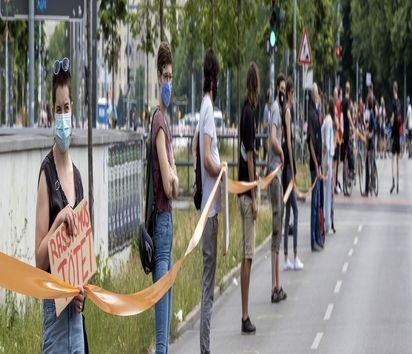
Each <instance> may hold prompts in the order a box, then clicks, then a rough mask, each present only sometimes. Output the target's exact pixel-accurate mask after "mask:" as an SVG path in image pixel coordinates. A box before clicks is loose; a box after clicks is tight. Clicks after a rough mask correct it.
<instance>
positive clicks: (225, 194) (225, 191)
mask: <svg viewBox="0 0 412 354" xmlns="http://www.w3.org/2000/svg"><path fill="white" fill-rule="evenodd" d="M228 183H229V182H228V170H227V168H226V171H225V172H223V176H222V210H223V218H224V220H223V254H224V255H225V256H226V253H227V250H228V249H229V187H228Z"/></svg>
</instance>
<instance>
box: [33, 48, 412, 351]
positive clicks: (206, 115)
mask: <svg viewBox="0 0 412 354" xmlns="http://www.w3.org/2000/svg"><path fill="white" fill-rule="evenodd" d="M69 64H70V63H69V60H68V59H67V58H64V59H62V60H57V61H56V63H55V65H54V70H53V102H52V109H51V112H52V115H53V118H54V121H55V124H54V133H55V144H53V147H52V149H51V151H50V153H49V154H48V155H47V157H46V158H45V159H44V161H43V163H42V165H41V168H40V173H39V181H38V196H37V208H36V251H35V252H36V265H37V267H39V268H41V269H44V270H46V271H49V272H50V266H49V262H48V250H47V241H48V239H49V238H50V237H51V235H52V234H53V232H54V231H55V230H56V228H57V227H58V226H59V225H60V224H61V223H66V224H67V227H68V233H69V234H71V233H73V232H74V229H75V228H76V225H75V217H74V212H73V208H75V206H76V205H77V204H78V203H79V202H80V201H81V199H82V198H83V186H82V180H81V176H80V173H79V171H78V169H77V168H76V166H75V165H74V164H73V162H72V160H71V158H70V154H69V147H70V140H71V127H72V126H73V116H72V97H71V76H70V70H69ZM218 75H219V62H218V57H217V55H216V53H215V51H214V50H213V49H212V48H209V49H208V50H207V51H206V54H205V57H204V62H203V99H202V103H201V107H200V120H199V123H198V128H197V131H198V133H199V134H198V139H199V145H198V146H199V149H200V151H199V152H200V166H201V180H202V182H201V183H202V199H201V207H200V211H201V212H203V210H204V209H205V207H206V202H207V200H208V198H209V196H210V194H211V192H212V189H213V187H214V185H215V183H216V182H217V179H218V176H219V174H220V171H221V169H222V168H223V167H224V166H225V164H224V163H223V162H222V161H221V159H220V155H219V149H218V139H217V134H216V126H215V121H214V114H213V105H214V102H215V100H216V97H217V89H218ZM157 80H158V81H157V85H158V91H159V92H160V95H159V102H158V106H157V108H156V110H155V111H154V113H153V115H152V124H151V131H150V134H151V142H152V146H151V149H152V152H153V154H152V156H153V161H152V164H153V171H152V172H153V190H154V197H155V210H156V218H155V220H156V221H155V225H154V235H153V243H154V246H155V257H154V268H153V274H152V276H153V282H156V281H157V280H159V279H160V278H161V277H162V276H163V275H164V274H165V273H166V272H167V271H168V270H169V269H170V268H171V266H172V244H173V219H172V199H174V198H176V197H177V195H178V190H179V179H178V176H177V171H176V163H175V160H174V155H173V146H172V136H171V131H170V128H169V123H168V120H167V118H166V111H167V108H168V107H169V105H170V101H171V97H172V82H173V62H172V53H171V50H170V47H169V45H168V44H167V43H161V44H160V46H159V49H158V53H157ZM259 90H260V80H259V69H258V67H257V65H256V63H251V64H250V66H249V68H248V71H247V76H246V85H245V96H244V99H243V105H242V110H241V117H240V124H239V145H240V148H239V156H238V179H239V181H244V182H253V181H255V180H256V179H257V178H258V176H257V174H256V151H255V150H256V126H255V124H256V123H255V114H256V112H255V110H256V107H257V102H258V97H259ZM393 95H394V98H393V104H392V114H391V117H390V120H389V121H388V120H387V119H386V117H387V115H386V111H385V104H384V100H383V97H382V98H381V104H380V106H379V105H378V104H377V101H376V100H375V98H374V96H373V87H370V90H369V94H368V98H367V105H366V109H364V108H363V104H362V101H361V99H360V100H359V105H358V107H356V106H354V105H353V104H352V103H351V101H350V85H349V83H346V85H345V97H344V98H343V99H342V93H341V90H340V89H339V90H338V89H336V90H335V92H334V97H330V98H329V99H327V98H326V97H325V96H322V95H321V94H319V90H318V86H317V84H316V83H314V84H313V87H312V90H311V100H310V103H309V110H308V131H307V144H308V150H309V168H310V173H311V181H312V185H313V188H312V190H311V222H310V240H311V249H312V251H313V252H318V251H321V250H322V249H323V248H324V247H325V235H326V234H328V233H330V232H333V233H334V232H335V225H334V206H333V205H334V195H335V194H336V193H337V192H338V191H339V182H338V174H337V171H338V164H339V161H341V162H342V161H344V160H345V158H347V155H348V153H349V152H350V149H349V144H350V143H352V142H351V140H350V134H351V132H352V134H353V132H354V131H357V132H358V134H359V135H360V136H363V138H364V140H365V142H366V143H367V146H368V147H367V149H368V151H370V152H371V154H368V155H367V156H368V157H367V158H368V159H374V158H375V154H374V151H375V137H376V136H379V137H381V139H380V140H379V139H378V141H380V142H381V143H382V139H383V143H382V144H381V143H378V145H377V146H378V153H379V154H381V155H382V154H383V153H384V151H382V150H381V146H383V145H385V140H384V139H385V133H384V132H385V129H386V126H385V124H387V122H389V124H390V126H391V128H392V139H393V144H392V153H393V165H394V167H395V166H396V168H394V169H393V171H394V172H393V185H392V188H391V193H392V192H393V191H394V188H395V171H396V190H397V192H398V191H399V153H400V145H401V142H400V137H401V136H402V134H403V131H402V127H403V125H404V122H403V120H402V119H401V118H400V114H401V113H400V112H401V107H400V102H399V99H398V97H397V84H396V82H394V84H393ZM322 97H323V98H322ZM294 100H295V93H294V83H293V80H292V79H291V78H290V77H288V78H285V76H284V75H283V74H282V73H280V74H279V75H278V76H277V79H276V97H275V99H274V100H273V101H272V99H271V94H270V93H269V94H268V98H267V105H266V107H265V112H264V116H265V119H264V121H265V125H264V129H265V132H266V133H267V136H268V145H267V147H266V153H265V155H266V154H267V166H266V168H265V172H266V174H270V173H271V172H273V171H275V170H276V169H277V168H279V167H280V168H281V170H282V173H281V174H278V175H277V176H275V177H274V178H273V180H272V181H271V183H270V185H269V188H268V198H269V200H270V204H271V210H272V234H271V284H272V286H271V293H270V301H271V303H279V302H281V301H284V300H286V298H287V293H286V291H285V290H284V289H283V286H282V283H281V280H280V256H279V251H280V245H281V243H282V234H283V251H284V265H283V269H284V270H291V269H294V270H302V269H303V268H304V264H303V263H302V261H301V260H300V258H299V256H298V214H299V212H298V204H297V195H296V192H295V190H294V189H292V191H291V193H290V196H289V198H288V199H287V201H286V203H284V194H285V193H286V190H287V187H288V185H289V184H290V183H291V182H293V181H295V177H296V173H297V171H296V161H295V152H294V150H293V139H294V137H293V129H292V122H293V119H292V117H293V114H292V110H293V107H294ZM375 117H377V118H375ZM405 124H406V123H405ZM408 129H409V136H411V133H412V109H411V106H410V102H409V99H408ZM382 134H383V135H382ZM341 139H342V141H341ZM193 146H197V144H193ZM194 155H196V154H194ZM265 157H266V156H265ZM367 173H368V172H367ZM220 206H221V196H220V188H218V190H217V194H216V195H215V198H214V200H213V202H212V206H211V209H210V210H209V214H208V218H207V222H206V226H205V228H204V231H203V235H202V258H203V262H202V296H201V310H200V314H201V315H200V352H201V353H210V328H211V316H212V308H213V300H214V285H215V272H216V257H217V234H218V227H219V226H218V214H219V213H220ZM238 206H239V210H240V216H241V221H242V242H241V248H242V261H241V271H240V281H241V323H240V329H241V333H242V334H254V333H256V327H255V325H253V323H252V321H251V319H250V316H249V307H248V305H249V286H250V275H251V267H252V262H253V257H254V253H255V222H256V218H257V214H258V210H257V201H256V193H255V190H254V189H252V190H250V191H248V192H245V193H242V194H240V195H239V196H238ZM291 211H292V212H293V225H292V230H290V225H289V221H290V216H291V215H290V213H291ZM284 217H285V219H284ZM283 223H284V224H283ZM283 225H284V227H282V226H283ZM290 232H291V233H292V235H293V259H292V257H290V256H289V245H288V237H289V233H290ZM80 290H81V294H80V295H78V296H77V297H75V298H74V299H73V300H72V302H71V304H70V305H69V306H68V307H67V308H66V309H65V310H64V312H63V314H62V315H60V316H59V317H57V316H56V309H55V304H54V301H52V300H45V301H44V302H43V309H44V316H43V337H42V351H43V352H44V353H47V352H55V351H61V352H71V351H73V350H77V352H79V353H83V352H87V350H88V345H87V336H86V332H85V329H84V323H83V317H82V311H83V305H84V297H83V292H82V289H80ZM171 306H172V290H171V289H170V290H169V291H168V292H167V293H166V294H165V295H164V296H163V297H162V298H161V299H160V300H159V301H158V302H157V303H156V305H155V330H156V353H167V351H168V345H169V333H170V320H171V318H170V317H171V311H172V309H171Z"/></svg>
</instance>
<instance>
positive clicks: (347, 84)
mask: <svg viewBox="0 0 412 354" xmlns="http://www.w3.org/2000/svg"><path fill="white" fill-rule="evenodd" d="M345 93H346V94H347V95H349V93H350V83H349V81H346V85H345Z"/></svg>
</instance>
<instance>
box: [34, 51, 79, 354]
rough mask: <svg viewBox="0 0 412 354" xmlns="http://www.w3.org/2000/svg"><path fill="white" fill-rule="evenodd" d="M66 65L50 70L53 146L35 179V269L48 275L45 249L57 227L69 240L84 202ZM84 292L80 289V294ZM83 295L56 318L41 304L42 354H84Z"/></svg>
mask: <svg viewBox="0 0 412 354" xmlns="http://www.w3.org/2000/svg"><path fill="white" fill-rule="evenodd" d="M69 67H70V61H69V59H67V58H64V59H62V60H56V62H55V63H54V66H53V107H52V114H53V118H54V144H53V147H52V149H51V150H50V152H49V153H48V154H47V156H46V157H45V158H44V160H43V162H42V164H41V167H40V173H39V181H38V190H37V206H36V242H35V255H36V266H37V267H38V268H40V269H43V270H45V271H48V272H50V264H49V254H48V248H47V244H48V241H49V240H50V238H51V236H52V234H53V233H54V232H55V231H56V229H57V228H58V227H59V226H60V225H61V224H63V223H64V224H65V225H66V230H67V232H68V235H69V236H71V237H73V234H74V233H75V232H76V228H77V225H76V222H75V215H74V211H73V209H74V208H75V207H76V206H77V204H79V203H80V201H81V200H82V199H83V185H82V180H81V177H80V172H79V170H78V169H77V168H76V166H75V165H74V164H73V162H72V160H71V158H70V154H69V147H70V139H71V131H72V97H71V76H70V71H69ZM81 291H82V289H81ZM83 303H84V298H83V292H82V294H80V295H78V296H76V297H75V298H74V299H73V300H72V301H71V303H70V304H69V305H67V307H66V308H65V309H64V310H63V312H62V313H61V314H60V315H59V316H58V317H57V316H56V307H55V302H54V300H51V299H50V300H44V301H43V337H42V352H43V353H51V352H53V353H74V352H76V353H85V352H87V348H86V347H87V346H85V338H84V334H83V333H84V332H83V317H82V310H83Z"/></svg>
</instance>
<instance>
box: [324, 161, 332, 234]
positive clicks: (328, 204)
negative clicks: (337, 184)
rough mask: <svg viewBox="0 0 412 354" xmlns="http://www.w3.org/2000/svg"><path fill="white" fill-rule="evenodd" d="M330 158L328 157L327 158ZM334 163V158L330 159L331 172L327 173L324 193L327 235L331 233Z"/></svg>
mask: <svg viewBox="0 0 412 354" xmlns="http://www.w3.org/2000/svg"><path fill="white" fill-rule="evenodd" d="M327 158H328V157H327ZM332 162H333V158H332V157H329V170H328V171H327V175H328V178H327V179H326V181H325V182H326V183H325V192H324V200H325V201H324V206H325V207H324V210H325V213H324V216H325V233H327V232H329V229H330V226H331V208H332V192H333V187H332Z"/></svg>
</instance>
